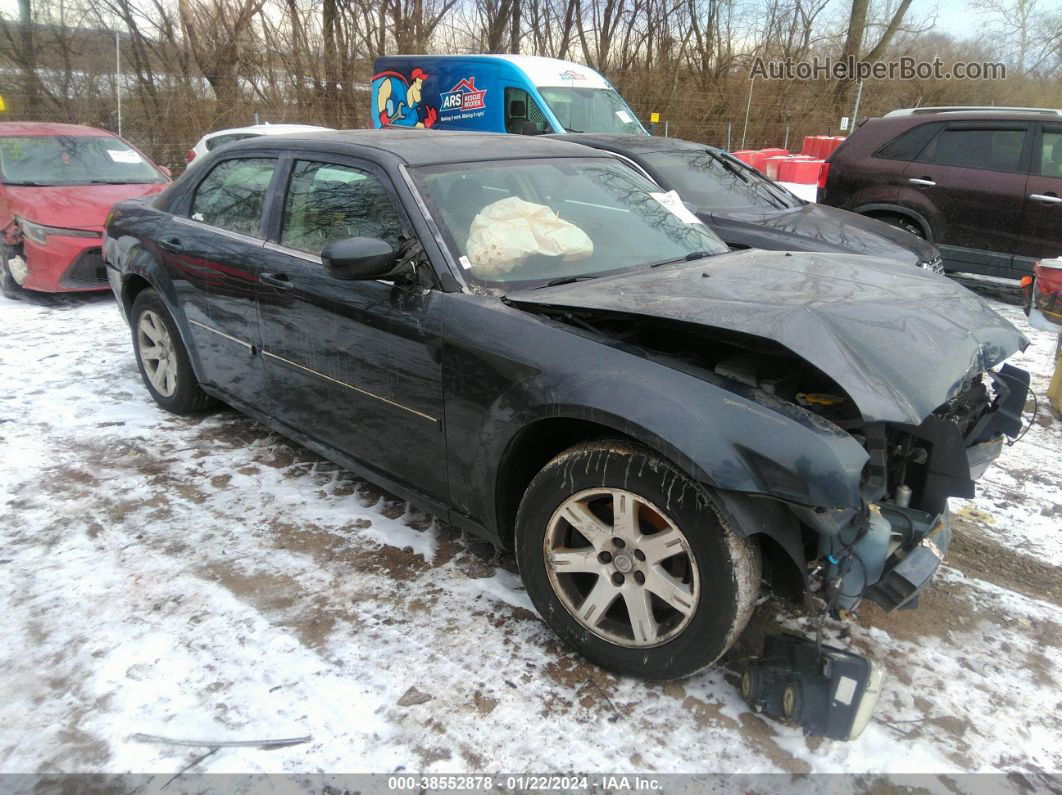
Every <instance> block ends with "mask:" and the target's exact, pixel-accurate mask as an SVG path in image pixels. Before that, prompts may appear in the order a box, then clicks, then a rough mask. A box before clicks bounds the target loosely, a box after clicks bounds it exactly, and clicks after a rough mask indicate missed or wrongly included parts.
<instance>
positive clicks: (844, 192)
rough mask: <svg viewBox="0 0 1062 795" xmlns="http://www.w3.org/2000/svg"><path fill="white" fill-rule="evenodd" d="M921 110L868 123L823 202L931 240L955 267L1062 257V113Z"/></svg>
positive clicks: (845, 151) (975, 269)
mask: <svg viewBox="0 0 1062 795" xmlns="http://www.w3.org/2000/svg"><path fill="white" fill-rule="evenodd" d="M924 110H928V109H910V110H900V111H893V112H892V113H888V114H886V115H885V116H883V117H882V118H879V119H868V120H867V121H866V122H865V123H863V124H862V125H861V126H860V127H859V128H858V129H857V130H856V131H855V132H854V133H852V135H851V136H850V137H849V138H848V140H847V141H845V143H844V144H843V145H842V146H841V147H840V148H839V149H838V150H837V151H836V152H834V153H833V155H832V156H831V157H830V158H829V160H828V161H827V165H826V167H825V168H824V172H825V174H824V176H825V180H823V179H821V178H820V182H819V184H820V187H819V196H818V199H819V201H820V202H822V203H825V204H829V205H831V206H833V207H840V208H842V209H845V210H852V211H854V212H858V213H863V214H864V215H870V216H873V217H875V218H880V219H881V220H884V221H888V222H889V223H892V224H894V225H895V226H899V227H902V228H904V229H907V230H908V231H910V232H913V233H914V234H917V235H920V236H922V237H924V238H926V239H927V240H930V241H931V242H933V243H935V244H936V245H937V247H938V248H939V249H940V250H941V253H942V254H943V256H944V267H945V269H946V270H950V271H968V272H971V273H983V274H988V275H991V276H1005V277H1011V278H1017V277H1019V276H1022V275H1024V274H1027V273H1031V272H1032V266H1033V263H1034V262H1035V261H1036V260H1038V259H1041V258H1049V257H1057V256H1059V255H1060V254H1062V110H1036V109H1013V110H1008V109H999V108H996V109H992V108H984V109H969V108H963V109H961V110H959V109H956V110H949V109H944V108H941V109H937V108H934V109H932V110H931V111H930V112H923V111H924Z"/></svg>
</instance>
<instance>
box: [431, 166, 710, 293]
mask: <svg viewBox="0 0 1062 795" xmlns="http://www.w3.org/2000/svg"><path fill="white" fill-rule="evenodd" d="M416 179H417V181H418V184H419V186H420V192H421V194H422V195H423V196H424V197H425V199H426V200H427V202H428V204H429V207H430V210H431V213H432V216H433V218H434V219H435V220H436V222H437V223H438V224H439V226H440V228H441V229H442V231H443V237H444V238H445V239H446V241H447V243H448V244H449V246H450V249H451V251H452V252H453V254H454V259H455V260H457V261H458V262H459V263H460V264H461V266H462V267H463V268H464V269H465V272H466V274H467V275H468V276H469V277H471V278H472V279H473V280H475V281H480V282H485V283H487V284H489V285H495V286H517V287H521V286H530V285H532V284H534V283H536V282H550V281H555V280H557V279H569V278H583V277H586V278H589V277H595V276H601V275H604V274H606V273H613V272H620V271H624V270H630V269H637V268H645V267H649V266H651V265H659V264H663V263H668V262H675V261H679V262H681V261H682V260H684V259H687V258H690V259H694V258H697V257H700V256H705V255H708V254H717V253H722V252H724V251H727V247H726V245H725V244H724V243H723V242H722V241H721V240H720V239H719V238H718V237H716V236H715V234H714V233H713V232H712V231H711V230H709V229H708V227H706V226H705V225H704V224H702V223H701V222H700V221H699V220H698V219H697V217H696V216H694V215H693V214H692V213H690V212H689V210H686V208H685V207H684V205H683V204H682V202H681V200H679V199H678V196H677V195H676V194H674V193H667V192H664V191H662V190H661V188H660V187H659V186H658V185H656V184H655V183H653V182H651V181H649V180H648V179H646V178H645V177H643V176H641V175H640V174H638V173H636V172H635V171H634V170H633V169H631V168H630V167H628V166H626V165H624V164H623V163H620V162H618V161H616V160H614V159H611V158H586V159H583V158H571V159H567V158H565V159H527V160H511V161H494V162H489V163H476V164H475V166H474V167H470V166H469V165H468V164H455V165H444V166H431V167H426V168H420V169H417V171H416Z"/></svg>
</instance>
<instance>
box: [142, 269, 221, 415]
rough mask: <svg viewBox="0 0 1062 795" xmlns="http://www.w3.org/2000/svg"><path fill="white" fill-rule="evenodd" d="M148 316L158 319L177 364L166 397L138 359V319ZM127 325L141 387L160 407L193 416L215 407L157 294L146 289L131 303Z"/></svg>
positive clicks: (174, 412)
mask: <svg viewBox="0 0 1062 795" xmlns="http://www.w3.org/2000/svg"><path fill="white" fill-rule="evenodd" d="M148 313H150V314H151V316H152V317H153V318H158V320H159V321H161V323H162V324H163V325H164V326H165V330H166V332H167V333H168V335H169V340H170V342H171V344H172V355H173V357H174V361H175V363H176V383H175V386H174V388H173V390H172V393H171V394H169V395H166V394H163V393H162V392H160V391H159V389H157V388H156V386H155V384H153V383H152V381H151V378H150V376H149V375H148V371H147V368H146V367H145V364H144V359H143V357H141V338H142V337H141V335H140V334H139V333H138V329H139V327H140V320H141V318H142V317H143V316H144V315H145V314H148ZM129 325H130V327H131V330H132V334H133V351H134V352H135V353H136V365H137V367H138V368H139V369H140V376H141V378H143V379H144V386H146V387H147V389H148V392H150V393H151V397H152V398H154V399H155V402H156V403H158V404H159V406H161V407H162V408H164V409H166V411H169V412H171V413H173V414H196V413H198V412H201V411H204V410H205V409H208V408H210V407H211V406H213V405H214V404H215V402H216V401H215V400H214V398H212V397H210V396H209V395H208V394H206V393H205V392H204V391H203V390H202V389H201V388H200V386H199V382H198V381H197V380H196V377H195V373H194V372H193V371H192V364H191V362H190V361H189V359H188V351H187V350H185V347H184V343H182V342H181V336H180V334H179V333H178V331H177V326H176V324H175V323H174V322H173V318H172V317H170V313H169V312H168V311H167V309H166V306H165V305H164V304H163V303H162V300H161V299H160V298H159V296H158V293H156V292H155V291H154V290H151V289H147V290H144V291H142V292H141V293H140V294H139V295H137V297H136V300H135V301H134V302H133V311H132V312H131V313H130V322H129Z"/></svg>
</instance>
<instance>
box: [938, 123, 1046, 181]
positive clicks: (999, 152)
mask: <svg viewBox="0 0 1062 795" xmlns="http://www.w3.org/2000/svg"><path fill="white" fill-rule="evenodd" d="M1025 133H1026V130H1025V129H1012V130H1006V129H1000V128H998V127H995V128H982V129H976V128H966V129H962V128H959V129H956V128H954V127H951V128H948V129H946V130H944V131H943V132H942V133H941V134H940V135H938V136H937V137H936V138H934V139H933V140H932V142H930V144H929V146H927V147H926V148H925V149H924V150H923V151H922V153H921V154H920V155H919V156H918V162H920V163H936V164H937V165H942V166H964V167H966V168H980V169H988V170H990V171H1019V170H1020V165H1021V150H1022V147H1023V146H1024V144H1025Z"/></svg>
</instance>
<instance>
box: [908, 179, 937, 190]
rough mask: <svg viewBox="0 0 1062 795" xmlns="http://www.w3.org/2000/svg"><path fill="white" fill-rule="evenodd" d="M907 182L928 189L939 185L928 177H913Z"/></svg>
mask: <svg viewBox="0 0 1062 795" xmlns="http://www.w3.org/2000/svg"><path fill="white" fill-rule="evenodd" d="M907 181H908V182H910V183H911V184H912V185H924V186H925V187H927V188H932V187H933V186H934V185H936V184H937V183H935V182H934V181H933V180H931V179H927V178H926V177H911V178H910V179H909V180H907Z"/></svg>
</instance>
